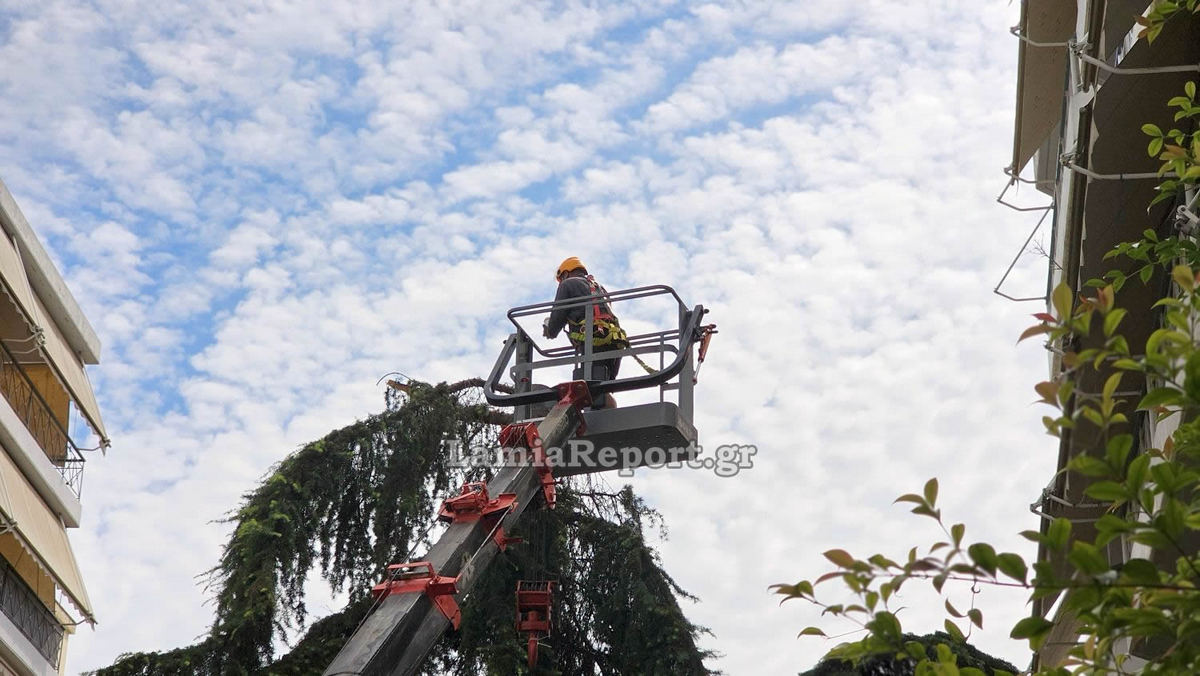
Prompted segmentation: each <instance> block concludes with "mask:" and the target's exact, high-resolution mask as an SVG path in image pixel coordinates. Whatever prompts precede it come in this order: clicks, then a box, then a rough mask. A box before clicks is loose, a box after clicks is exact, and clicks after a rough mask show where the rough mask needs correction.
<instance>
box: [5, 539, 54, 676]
mask: <svg viewBox="0 0 1200 676" xmlns="http://www.w3.org/2000/svg"><path fill="white" fill-rule="evenodd" d="M0 613H4V614H5V615H6V616H7V617H8V619H10V620H12V623H13V624H15V625H16V626H17V629H18V630H20V632H21V633H22V634H23V635H24V636H25V638H27V639H29V642H30V643H32V644H33V646H34V647H35V648H37V651H38V652H39V653H41V654H42V657H45V658H46V660H47V661H49V662H50V663H51V664H53V665H56V666H57V665H58V657H59V652H60V651H61V650H62V643H63V632H64V629H63V626H62V625H61V624H59V622H58V620H56V619H55V618H54V614H53V613H51V612H50V609H49V608H47V607H46V604H44V603H42V601H41V599H39V598H38V597H37V594H35V593H34V592H33V590H32V589H30V588H29V585H28V584H26V583H25V580H22V579H21V576H20V575H17V571H15V570H13V568H12V566H9V565H8V562H7V561H5V560H4V559H0Z"/></svg>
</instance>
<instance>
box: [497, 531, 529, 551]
mask: <svg viewBox="0 0 1200 676" xmlns="http://www.w3.org/2000/svg"><path fill="white" fill-rule="evenodd" d="M492 540H494V541H495V543H496V546H498V547H499V548H500V551H502V552H503V551H508V546H509V545H515V544H520V543H522V542H524V541H525V538H522V537H508V536H507V535H505V534H504V526H496V533H495V534H494V535H492Z"/></svg>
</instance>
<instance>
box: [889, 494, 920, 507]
mask: <svg viewBox="0 0 1200 676" xmlns="http://www.w3.org/2000/svg"><path fill="white" fill-rule="evenodd" d="M897 502H912V503H915V504H918V505H923V504H925V498H922V497H921V496H919V495H917V494H915V493H905V494H904V495H901V496H900V497H898V498H896V499H895V500H893V501H892V504H893V505H894V504H896V503H897Z"/></svg>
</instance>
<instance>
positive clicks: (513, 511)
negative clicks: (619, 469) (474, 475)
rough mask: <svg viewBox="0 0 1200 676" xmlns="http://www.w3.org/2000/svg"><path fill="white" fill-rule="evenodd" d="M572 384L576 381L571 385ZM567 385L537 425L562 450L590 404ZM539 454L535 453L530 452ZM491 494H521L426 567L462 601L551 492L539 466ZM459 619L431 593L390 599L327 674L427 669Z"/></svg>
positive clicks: (493, 486)
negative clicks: (527, 513) (531, 508)
mask: <svg viewBox="0 0 1200 676" xmlns="http://www.w3.org/2000/svg"><path fill="white" fill-rule="evenodd" d="M565 385H568V386H571V385H576V383H567V384H565ZM578 385H583V387H582V393H583V395H584V396H583V397H582V398H581V396H580V388H578V387H574V388H572V387H564V388H563V390H562V393H563V396H562V398H561V399H560V400H559V402H558V403H557V404H555V406H554V408H552V409H551V410H550V413H549V414H548V415H547V416H546V417H545V418H544V419H543V420H542V421H541V423H539V424H538V425H537V428H536V429H537V436H538V437H540V440H541V443H542V445H543V447H544V448H554V447H562V446H563V445H565V444H566V442H567V441H568V440H570V439H571V438H572V437H573V436H574V435H575V433H576V432H577V431H578V430H579V428H580V423H581V422H582V420H583V416H582V413H581V410H580V406H583V405H587V403H589V402H590V400H589V399H588V398H587V397H586V393H587V387H586V385H584V384H583V383H578ZM530 450H532V449H530ZM487 490H488V493H490V494H491V495H499V494H502V493H512V494H515V496H516V500H515V503H514V504H513V506H512V507H511V508H509V509H508V510H507V511H506V512H505V513H504V514H503V516H501V517H500V518H499V521H496V520H494V519H492V520H489V519H477V520H475V521H470V522H468V521H455V522H454V523H451V524H450V526H449V527H448V528H447V529H446V531H445V533H443V534H442V536H441V538H439V539H438V541H437V542H436V543H434V545H433V547H431V548H430V550H429V553H428V555H427V557H426V559H425V560H426V561H428V562H429V563H430V564H432V566H433V569H434V570H435V571H436V573H437V575H439V576H442V577H446V578H451V577H452V578H456V579H455V581H454V587H455V589H456V590H457V591H456V593H455V595H454V596H455V601H456V602H462V600H463V599H464V598H465V597H466V596H467V595H468V594H470V592H471V589H472V588H473V587H474V585H475V583H476V582H477V581H478V578H479V576H480V574H482V572H483V571H484V570H486V569H487V566H488V564H490V563H491V561H492V559H493V558H495V556H496V553H497V552H498V551H499V549H500V547H501V544H502V542H503V541H502V540H501V539H499V538H497V537H495V535H496V534H497V533H498V532H501V531H511V530H512V529H513V528H514V527H515V526H516V523H517V521H518V520H519V519H520V518H521V515H522V513H523V512H524V510H525V507H526V506H528V505H529V503H530V502H532V501H533V500H534V498H535V497H536V496H537V494H538V493H540V492H542V491H543V481H542V477H541V472H539V467H537V466H534V465H533V464H526V465H521V466H507V467H504V468H502V469H501V470H500V471H499V472H498V473H497V474H496V476H495V478H493V479H492V481H491V482H489V483H488V486H487ZM452 624H453V623H452V620H451V618H450V617H447V614H446V613H445V612H444V611H443V610H442V609H441V608H440V607H439V606H438V604H437V603H435V602H434V601H433V600H432V598H431V596H430V595H429V594H420V593H403V594H390V595H388V596H386V597H384V598H383V599H382V601H381V602H380V603H379V604H378V606H377V607H376V609H375V611H374V612H373V613H371V615H369V616H368V617H367V618H366V620H364V622H363V624H362V626H360V627H359V628H358V631H356V632H355V633H354V635H353V636H352V637H351V638H350V640H349V641H348V642H347V643H346V645H344V646H343V647H342V650H341V651H340V652H339V653H338V654H337V656H336V657H335V658H334V660H333V662H332V663H330V665H329V667H328V668H327V669H326V670H325V672H324V674H325V676H348V675H350V674H355V675H359V674H362V675H365V676H376V675H379V676H383V675H387V676H402V675H403V676H408V675H409V674H415V673H417V671H418V670H419V669H420V667H421V664H422V662H423V661H424V659H425V656H426V655H428V653H429V651H430V649H432V648H433V646H434V644H435V643H437V641H438V639H440V638H441V636H442V634H444V633H445V631H446V630H447V629H449V628H450V627H451V626H452Z"/></svg>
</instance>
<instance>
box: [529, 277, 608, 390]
mask: <svg viewBox="0 0 1200 676" xmlns="http://www.w3.org/2000/svg"><path fill="white" fill-rule="evenodd" d="M591 295H593V294H592V289H591V286H590V285H589V284H588V282H587V275H586V274H585V273H583V272H580V273H572V274H571V275H570V276H568V277H567V278H566V279H564V280H563V281H561V282H559V284H558V293H557V294H555V296H554V302H555V303H561V302H564V301H570V300H572V299H575V298H586V297H587V296H591ZM601 309H602V310H603V311H604V312H607V313H609V314H611V308H610V307H609V306H608V303H601ZM591 311H592V303H588V304H586V305H579V306H577V307H572V308H555V309H554V310H552V311H551V312H550V321H549V324H548V325H547V327H546V328H547V334H548V335H549V337H550V338H553V337H555V336H557V335H558V333H559V331H562V330H563V327H564V326H566V325H567V321H568V320H570V321H572V322H583V321H585V320H586V319H587V315H586V314H585V313H587V312H591ZM571 342H572V343H575V341H571ZM575 348H576V351H579V350H581V348H582V345H580V344H579V343H575ZM617 349H620V347H619V346H617V345H614V344H612V343H610V344H608V345H600V346H597V347H596V351H597V352H608V351H611V350H617ZM620 369H621V358H620V357H617V358H615V359H602V360H600V361H597V362H595V363H594V365H593V367H592V378H593V379H594V380H615V379H616V378H617V374H618V373H619V372H620ZM582 374H583V369H582V368H576V369H575V372H574V374H573V376H572V377H574V378H575V379H579V378H582V377H583V375H582Z"/></svg>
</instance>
